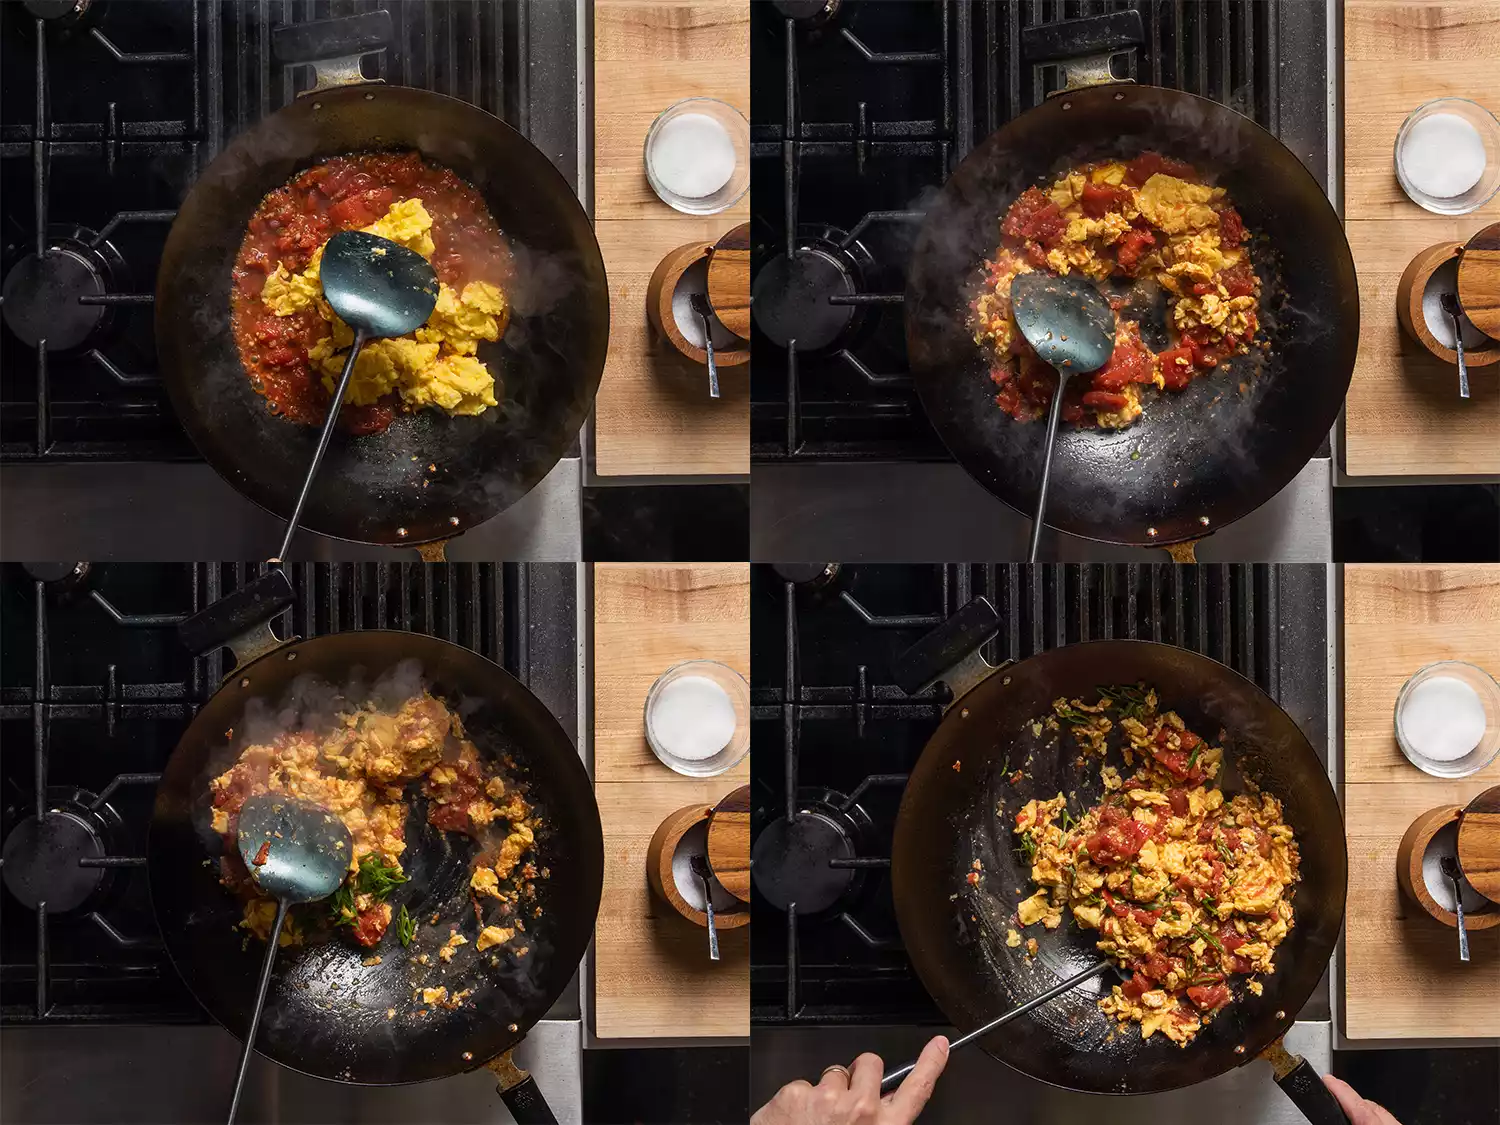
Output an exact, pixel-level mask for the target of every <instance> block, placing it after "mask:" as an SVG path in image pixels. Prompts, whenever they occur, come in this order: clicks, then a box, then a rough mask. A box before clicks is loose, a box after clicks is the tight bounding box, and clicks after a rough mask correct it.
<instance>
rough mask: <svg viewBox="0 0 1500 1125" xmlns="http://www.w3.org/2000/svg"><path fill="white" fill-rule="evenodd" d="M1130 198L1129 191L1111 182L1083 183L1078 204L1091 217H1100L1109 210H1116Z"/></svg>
mask: <svg viewBox="0 0 1500 1125" xmlns="http://www.w3.org/2000/svg"><path fill="white" fill-rule="evenodd" d="M1129 200H1130V192H1129V191H1128V190H1127V189H1125V188H1121V187H1115V186H1114V185H1113V184H1094V183H1088V184H1084V185H1083V195H1082V197H1080V199H1079V201H1078V202H1079V205H1080V206H1081V207H1082V208H1083V213H1084V214H1085V215H1087V216H1089V218H1091V219H1098V218H1102V217H1103V216H1104V215H1106V214H1108V213H1109V212H1110V211H1118V210H1120V209H1121V208H1122V207H1123V205H1124V204H1125V203H1127V202H1129Z"/></svg>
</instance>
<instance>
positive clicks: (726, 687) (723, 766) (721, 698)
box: [644, 660, 750, 777]
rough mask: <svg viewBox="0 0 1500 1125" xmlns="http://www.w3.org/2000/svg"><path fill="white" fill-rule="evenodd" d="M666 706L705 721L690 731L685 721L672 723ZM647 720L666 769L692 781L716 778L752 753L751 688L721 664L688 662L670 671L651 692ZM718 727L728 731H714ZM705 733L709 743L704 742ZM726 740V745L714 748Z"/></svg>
mask: <svg viewBox="0 0 1500 1125" xmlns="http://www.w3.org/2000/svg"><path fill="white" fill-rule="evenodd" d="M705 681H706V682H705ZM715 689H718V690H717V691H716V690H715ZM726 705H727V706H726ZM664 707H677V708H679V709H680V711H679V718H680V712H681V711H691V710H697V711H698V712H699V714H700V715H703V716H704V719H703V721H702V722H700V723H699V724H696V725H695V726H694V729H693V730H692V731H690V732H689V731H685V730H684V728H683V726H682V724H681V723H680V722H678V723H671V724H669V722H668V719H667V712H666V711H664V710H663V708H664ZM731 716H732V718H731ZM644 718H645V726H646V741H647V742H648V743H649V744H650V746H651V751H652V753H654V754H655V755H656V756H657V758H659V759H660V760H661V763H662V765H664V766H666V767H667V768H668V769H671V770H675V771H676V772H678V773H680V774H684V775H686V776H688V777H715V776H717V775H719V774H721V773H723V772H724V771H726V770H729V769H733V768H734V766H736V765H737V764H738V763H739V762H740V760H741V759H742V758H744V756H745V755H746V754H747V753H748V752H749V750H750V686H749V685H748V684H746V683H745V677H744V676H742V675H740V674H739V673H738V672H736V671H735V670H734V669H733V668H731V667H729V666H728V665H727V664H720V663H719V662H718V661H717V660H686V661H683V662H682V663H681V664H674V665H672V667H670V668H668V669H667V670H666V671H665V672H663V673H662V674H661V675H660V676H658V677H657V678H656V682H655V683H654V684H652V685H651V690H650V691H649V692H647V693H646V707H645V712H644ZM715 723H719V724H721V725H722V728H723V730H722V732H719V731H714V730H713V729H711V728H713V726H714V725H715ZM731 723H732V726H731V725H730V724H731ZM669 726H670V728H671V729H669ZM705 728H708V729H705ZM705 734H706V735H707V742H706V743H705V742H703V741H701V738H702V737H703V736H704V735H705ZM721 736H722V737H723V739H724V741H723V743H722V745H721V746H719V747H718V748H717V749H714V748H713V745H714V743H717V742H718V741H719V738H720V737H721ZM695 738H697V739H699V740H700V741H698V743H697V745H693V742H694V740H695Z"/></svg>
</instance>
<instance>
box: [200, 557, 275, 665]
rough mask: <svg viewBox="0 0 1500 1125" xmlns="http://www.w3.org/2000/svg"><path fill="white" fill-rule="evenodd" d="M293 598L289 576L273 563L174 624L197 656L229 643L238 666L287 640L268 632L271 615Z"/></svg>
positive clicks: (269, 630)
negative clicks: (266, 569)
mask: <svg viewBox="0 0 1500 1125" xmlns="http://www.w3.org/2000/svg"><path fill="white" fill-rule="evenodd" d="M295 600H296V593H295V592H294V591H293V589H292V581H291V579H290V578H288V577H287V576H286V572H285V571H283V570H282V569H281V568H280V567H276V568H274V569H272V570H271V571H270V572H268V573H266V574H264V575H262V576H261V577H259V578H257V579H256V580H255V581H254V582H249V583H246V584H245V585H244V586H241V587H240V588H239V589H238V590H236V591H235V592H234V593H232V594H230V595H228V596H227V597H223V598H220V599H219V600H218V601H216V602H214V603H213V604H212V605H210V606H207V607H205V608H204V609H200V610H199V611H198V612H197V613H195V614H193V616H191V617H189V618H188V619H187V620H186V621H184V622H182V623H181V624H180V625H178V626H177V636H178V639H180V640H181V641H182V643H183V646H184V647H185V648H187V650H188V651H189V652H193V653H196V654H198V655H199V656H202V655H204V654H205V653H208V652H212V651H213V650H214V649H216V648H220V647H222V646H224V645H228V646H229V648H231V649H232V650H234V664H235V669H236V670H238V669H239V668H241V667H242V666H244V665H246V664H248V663H250V661H252V660H257V659H259V658H260V657H262V656H264V655H265V654H266V653H268V652H271V651H272V650H273V649H276V648H279V647H280V646H281V645H283V644H285V643H286V642H284V641H282V640H281V639H279V638H278V637H277V636H276V634H275V633H273V632H271V619H272V618H274V617H275V616H276V615H277V614H278V613H280V612H281V611H282V610H284V609H286V608H287V607H288V606H290V605H291V604H292V603H293V602H294V601H295Z"/></svg>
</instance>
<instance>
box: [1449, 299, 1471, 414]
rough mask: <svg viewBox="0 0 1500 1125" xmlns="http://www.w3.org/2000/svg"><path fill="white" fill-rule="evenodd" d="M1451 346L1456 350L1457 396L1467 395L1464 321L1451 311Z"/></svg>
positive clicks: (1467, 372) (1467, 366)
mask: <svg viewBox="0 0 1500 1125" xmlns="http://www.w3.org/2000/svg"><path fill="white" fill-rule="evenodd" d="M1452 316H1453V348H1454V350H1455V351H1457V352H1458V397H1459V398H1468V397H1469V364H1468V362H1467V361H1466V360H1465V359H1464V322H1463V320H1462V319H1461V318H1460V317H1459V315H1458V313H1453V314H1452Z"/></svg>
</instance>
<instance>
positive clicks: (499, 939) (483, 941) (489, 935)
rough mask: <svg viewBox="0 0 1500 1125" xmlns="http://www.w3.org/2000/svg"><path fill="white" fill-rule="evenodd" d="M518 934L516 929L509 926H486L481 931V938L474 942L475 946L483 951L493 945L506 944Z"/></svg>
mask: <svg viewBox="0 0 1500 1125" xmlns="http://www.w3.org/2000/svg"><path fill="white" fill-rule="evenodd" d="M515 936H516V931H515V930H514V929H513V928H511V927H508V926H486V927H484V929H482V930H480V931H479V940H478V941H476V942H475V943H474V948H475V949H477V950H479V952H481V953H483V952H484V951H485V950H486V949H489V948H490V947H491V946H492V945H504V944H505V943H506V942H508V941H509V940H510V939H511V938H513V937H515Z"/></svg>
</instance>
